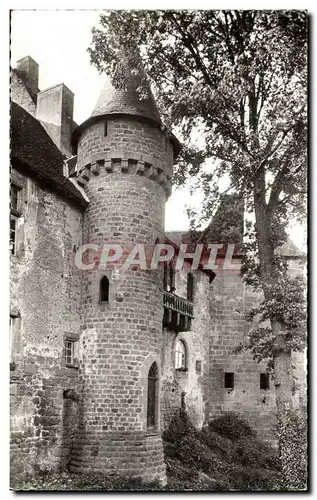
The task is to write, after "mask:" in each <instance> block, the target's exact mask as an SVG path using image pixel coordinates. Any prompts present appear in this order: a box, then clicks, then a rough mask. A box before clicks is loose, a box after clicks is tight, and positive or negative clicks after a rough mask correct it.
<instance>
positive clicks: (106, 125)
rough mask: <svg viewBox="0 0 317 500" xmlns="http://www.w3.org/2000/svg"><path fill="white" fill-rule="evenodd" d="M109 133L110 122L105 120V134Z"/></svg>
mask: <svg viewBox="0 0 317 500" xmlns="http://www.w3.org/2000/svg"><path fill="white" fill-rule="evenodd" d="M107 135H108V122H107V121H105V126H104V136H105V137H107Z"/></svg>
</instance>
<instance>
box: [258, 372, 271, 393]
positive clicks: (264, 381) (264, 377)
mask: <svg viewBox="0 0 317 500" xmlns="http://www.w3.org/2000/svg"><path fill="white" fill-rule="evenodd" d="M269 388H270V376H269V374H268V373H260V389H263V390H265V391H267V390H268V389H269Z"/></svg>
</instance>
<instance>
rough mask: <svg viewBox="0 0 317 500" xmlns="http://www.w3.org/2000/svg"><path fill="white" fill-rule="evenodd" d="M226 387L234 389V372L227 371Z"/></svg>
mask: <svg viewBox="0 0 317 500" xmlns="http://www.w3.org/2000/svg"><path fill="white" fill-rule="evenodd" d="M225 389H234V373H232V372H226V373H225Z"/></svg>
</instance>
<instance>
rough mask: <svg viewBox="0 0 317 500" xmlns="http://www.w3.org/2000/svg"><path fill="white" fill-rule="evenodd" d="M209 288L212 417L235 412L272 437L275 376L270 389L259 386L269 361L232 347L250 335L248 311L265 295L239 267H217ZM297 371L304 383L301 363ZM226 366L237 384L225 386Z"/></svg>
mask: <svg viewBox="0 0 317 500" xmlns="http://www.w3.org/2000/svg"><path fill="white" fill-rule="evenodd" d="M236 263H238V262H237V261H236ZM211 288H212V292H211V293H212V302H213V304H212V317H211V325H210V327H211V332H212V333H211V342H210V372H209V373H210V375H209V419H211V418H214V417H217V416H220V415H222V414H224V413H226V412H236V413H238V414H241V416H242V417H243V418H247V419H248V420H249V421H250V424H251V425H252V427H253V428H254V429H255V430H257V432H258V434H259V436H260V437H261V438H263V439H264V440H268V441H271V442H272V443H274V442H275V438H274V434H273V432H272V428H273V426H274V425H275V423H276V404H275V387H274V381H273V380H272V378H270V387H269V389H268V390H265V389H260V373H266V363H264V362H263V363H260V364H259V363H257V362H256V361H255V360H254V359H253V358H252V356H251V354H250V353H249V352H245V353H241V354H236V353H235V351H234V350H235V347H236V346H238V345H239V344H240V343H243V342H245V341H246V340H247V334H248V330H249V323H248V322H247V321H246V320H245V319H244V314H245V312H246V311H247V310H249V309H250V308H252V307H254V306H255V305H256V304H257V303H258V301H259V300H260V298H261V296H260V295H257V294H255V293H254V292H253V290H251V289H250V288H249V287H247V286H246V285H244V283H243V281H242V278H241V276H240V275H239V270H238V271H226V272H225V271H223V273H218V275H217V276H216V278H215V279H214V281H213V283H212V286H211ZM296 358H297V359H298V358H301V359H302V358H303V355H302V354H294V359H296ZM298 371H299V372H300V373H299V375H298V378H299V387H302V386H303V384H302V382H303V370H302V369H301V368H300V367H299V366H298V368H297V372H298ZM225 372H229V373H234V389H233V390H232V389H226V388H225V387H224V374H225ZM294 404H295V406H298V404H299V393H298V392H297V391H296V392H294Z"/></svg>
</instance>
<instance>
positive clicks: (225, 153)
mask: <svg viewBox="0 0 317 500" xmlns="http://www.w3.org/2000/svg"><path fill="white" fill-rule="evenodd" d="M100 25H101V27H100V28H99V29H94V30H93V39H92V47H91V48H90V49H88V50H89V52H90V57H91V62H92V63H93V64H94V65H96V67H97V68H98V69H99V70H100V71H105V72H106V73H108V75H110V76H111V77H112V80H113V82H114V84H115V85H118V86H124V85H125V75H126V71H125V69H126V67H127V66H128V67H129V69H130V70H132V71H140V74H141V75H143V73H142V68H144V69H145V71H146V73H147V75H148V77H149V78H150V80H151V82H152V85H153V88H154V92H155V94H156V96H157V98H158V103H159V106H160V109H161V112H162V115H163V118H164V122H165V123H166V124H167V125H168V126H169V127H172V128H173V129H174V131H176V133H177V134H178V135H179V137H180V138H181V142H182V143H183V149H182V153H181V157H180V159H179V164H178V168H177V171H176V174H175V180H176V182H178V183H179V184H182V183H184V182H186V180H187V179H188V178H189V177H192V176H196V177H197V178H198V180H199V184H200V186H203V191H204V194H205V199H204V203H203V213H202V214H201V216H202V218H203V219H204V220H205V219H208V218H210V216H211V215H212V213H213V212H214V209H215V204H216V203H217V200H218V199H219V196H220V195H221V193H220V191H219V180H220V179H221V177H223V176H224V175H226V176H227V177H228V179H229V180H230V188H231V189H234V190H235V191H238V192H239V193H240V194H241V195H243V197H244V199H245V202H246V207H247V209H248V210H249V211H252V212H253V213H254V214H255V226H254V228H252V227H250V231H249V234H250V243H249V245H247V246H246V253H245V259H244V265H243V272H244V279H245V281H246V282H247V283H248V284H249V285H252V286H253V287H254V288H256V289H259V288H260V289H261V290H263V296H264V300H263V302H262V303H261V304H260V306H259V307H258V308H256V309H254V310H253V311H251V312H250V318H254V316H255V315H256V316H257V318H258V320H259V321H258V323H257V326H254V327H253V328H252V329H251V332H250V344H249V348H250V349H251V350H252V352H253V354H254V356H255V357H256V358H257V359H259V360H261V359H267V360H268V361H269V363H270V365H271V367H272V368H273V373H274V378H275V387H276V401H277V409H278V414H279V419H280V422H281V423H282V424H283V425H284V428H285V426H287V419H288V412H289V410H290V408H291V406H292V380H291V351H292V350H301V349H303V347H304V346H305V335H304V334H305V327H304V328H303V323H304V321H305V304H304V296H303V286H302V283H301V280H300V278H299V277H297V278H292V277H291V276H290V275H289V274H287V273H286V263H285V261H284V260H283V258H282V256H281V255H280V253H279V251H278V248H279V246H280V245H281V244H282V243H283V241H284V239H285V234H286V233H285V229H286V227H287V224H288V221H289V220H290V219H291V218H297V219H298V220H301V221H303V220H305V213H306V212H305V209H306V191H307V188H306V182H307V180H306V177H307V176H306V149H307V130H306V128H307V126H306V118H307V116H306V115H307V112H306V104H307V103H306V99H307V97H306V93H307V92H306V88H307V14H306V12H304V11H241V10H235V11H233V10H228V11H226V10H224V11H212V10H204V11H198V10H191V11H173V10H166V11H142V10H140V11H109V12H107V13H105V14H104V15H101V16H100ZM144 78H145V77H144ZM144 89H146V86H143V87H142V85H141V86H140V95H142V92H143V91H144ZM197 137H199V139H198V140H197ZM206 159H210V160H212V161H213V167H212V168H207V169H206V166H205V164H204V162H205V160H206ZM252 237H253V238H252ZM268 321H269V323H268ZM283 425H282V427H283ZM283 442H285V439H281V443H283Z"/></svg>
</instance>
